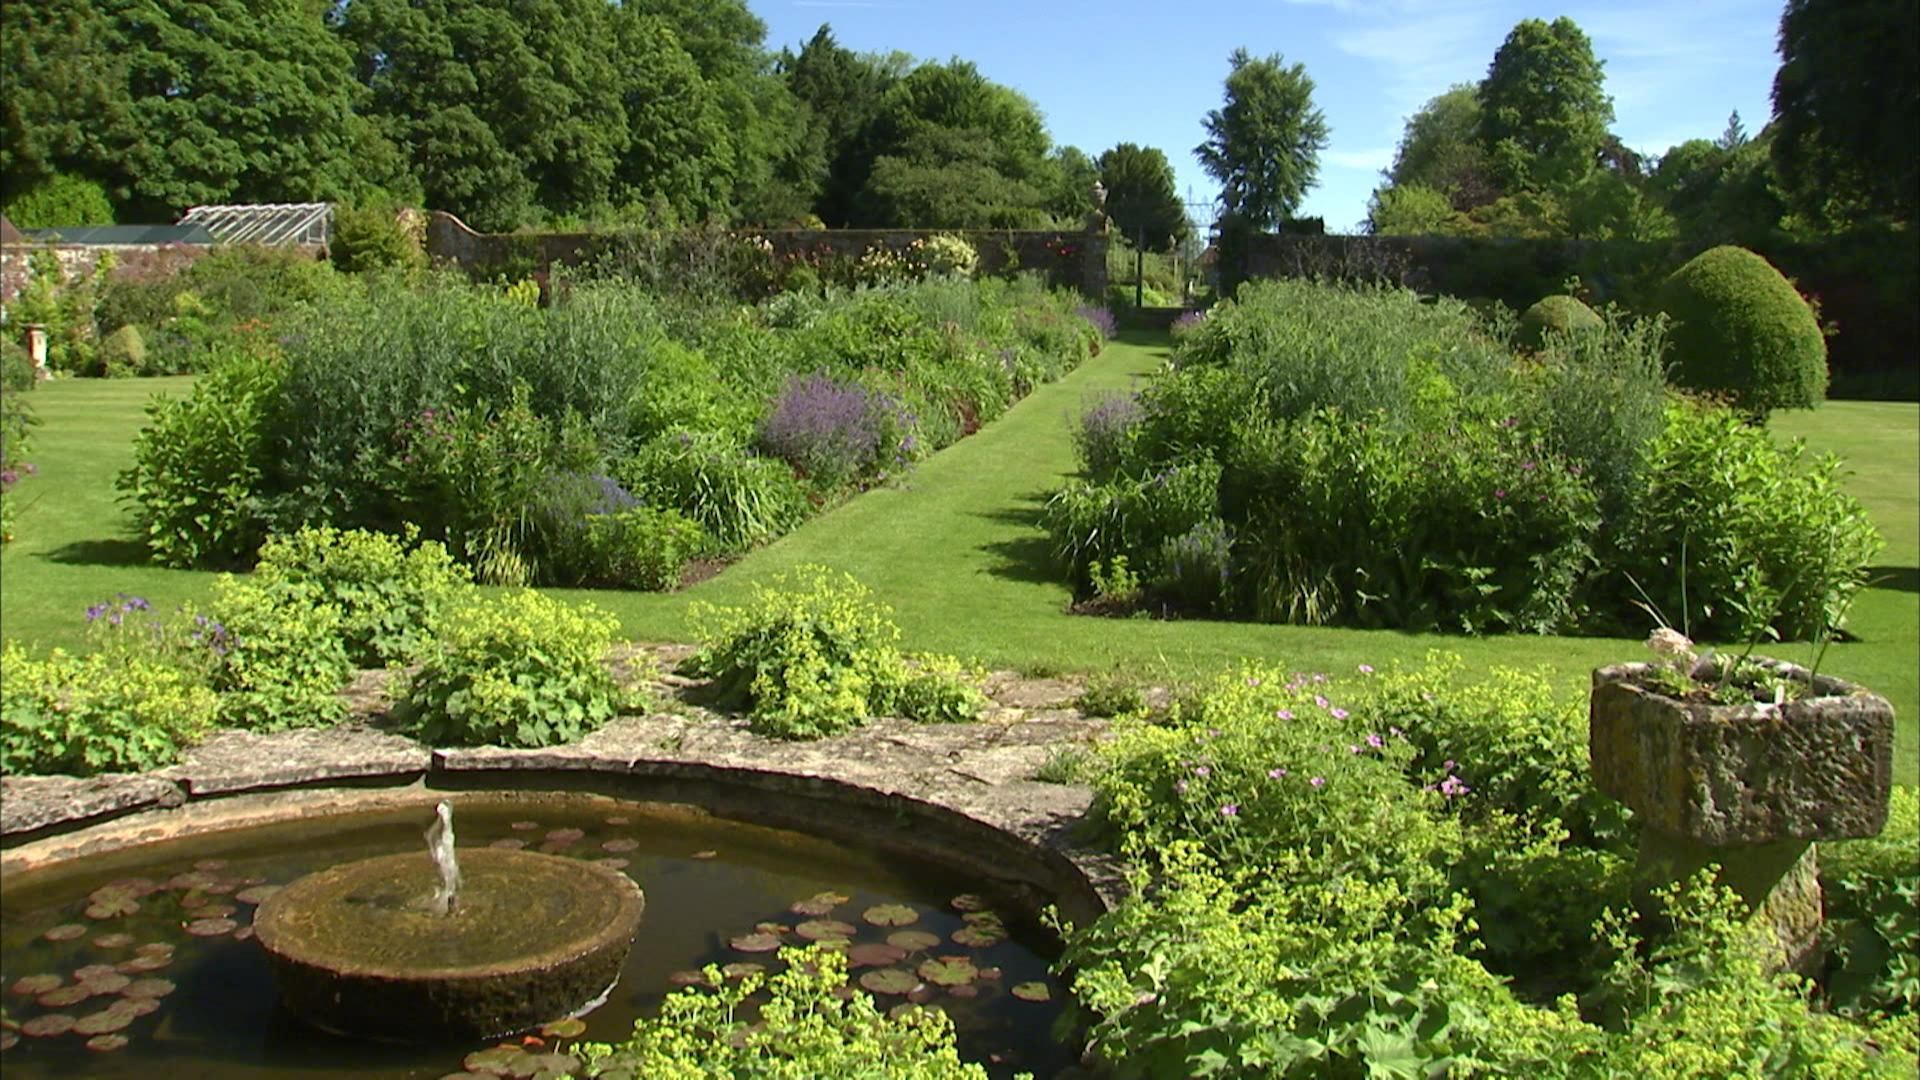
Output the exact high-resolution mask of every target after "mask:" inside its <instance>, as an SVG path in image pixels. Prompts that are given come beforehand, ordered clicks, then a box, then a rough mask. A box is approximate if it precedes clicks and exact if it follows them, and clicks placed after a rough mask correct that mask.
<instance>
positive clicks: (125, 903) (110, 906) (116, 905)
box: [84, 895, 140, 921]
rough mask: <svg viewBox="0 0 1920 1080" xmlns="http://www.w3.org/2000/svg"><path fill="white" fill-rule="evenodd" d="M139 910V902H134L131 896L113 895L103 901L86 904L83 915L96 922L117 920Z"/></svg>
mask: <svg viewBox="0 0 1920 1080" xmlns="http://www.w3.org/2000/svg"><path fill="white" fill-rule="evenodd" d="M139 910H140V901H138V900H135V899H134V898H133V897H131V896H126V895H115V896H111V897H108V898H107V899H105V900H96V901H94V902H93V903H91V904H88V905H87V910H86V911H85V912H84V914H85V915H86V917H87V918H89V919H94V920H96V921H97V920H100V919H118V918H121V917H122V916H126V915H131V914H133V913H134V912H136V911H139Z"/></svg>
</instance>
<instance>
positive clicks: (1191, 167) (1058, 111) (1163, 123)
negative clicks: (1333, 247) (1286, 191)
mask: <svg viewBox="0 0 1920 1080" xmlns="http://www.w3.org/2000/svg"><path fill="white" fill-rule="evenodd" d="M748 3H749V6H750V7H751V8H752V9H753V11H754V12H755V13H756V14H757V15H759V16H760V17H761V18H762V19H764V20H765V21H766V23H767V44H768V46H769V47H770V48H773V49H776V50H777V49H779V48H780V47H782V46H793V47H796V48H797V47H798V46H799V44H800V43H802V42H804V41H805V40H806V39H807V38H809V37H811V36H812V35H813V32H814V30H816V29H817V28H818V27H819V26H820V24H821V23H831V24H832V25H833V31H834V36H835V37H836V38H837V39H838V40H839V41H840V43H841V44H842V45H844V46H846V47H848V48H851V49H857V50H861V51H886V50H892V49H900V50H903V51H905V52H909V53H912V54H913V55H915V56H917V57H921V58H925V59H946V58H949V57H955V56H957V57H960V58H962V59H966V60H971V61H973V62H974V63H975V64H977V65H979V67H980V69H981V71H982V72H983V73H985V74H986V75H987V77H988V78H991V79H993V80H995V81H996V82H1001V83H1005V84H1007V85H1009V86H1012V87H1014V88H1016V89H1018V90H1020V91H1022V92H1023V93H1025V94H1026V95H1027V96H1028V97H1030V98H1032V99H1033V100H1034V102H1035V103H1036V104H1038V105H1039V106H1040V110H1041V112H1043V113H1044V114H1045V115H1046V118H1047V127H1048V129H1049V130H1050V131H1051V132H1052V134H1053V138H1054V141H1055V142H1056V143H1069V144H1072V145H1075V146H1079V147H1080V148H1081V149H1083V150H1086V151H1087V152H1088V153H1090V154H1098V153H1099V152H1100V151H1101V150H1104V149H1106V148H1107V147H1109V146H1112V145H1113V144H1115V143H1118V142H1136V143H1140V144H1143V145H1147V146H1158V147H1160V148H1161V149H1162V150H1165V151H1166V153H1167V157H1168V158H1169V160H1171V161H1172V162H1173V167H1174V171H1175V174H1176V176H1177V177H1178V180H1179V183H1180V186H1181V194H1182V197H1186V192H1187V189H1188V188H1191V190H1192V197H1193V198H1194V199H1198V200H1210V199H1212V198H1213V197H1214V196H1215V195H1216V194H1217V191H1218V189H1217V186H1216V185H1215V184H1214V182H1213V181H1212V180H1211V178H1209V177H1208V176H1207V175H1206V174H1205V173H1203V172H1201V171H1200V167H1199V165H1198V164H1197V163H1196V162H1195V161H1194V158H1193V153H1192V150H1193V147H1195V146H1197V145H1198V144H1199V143H1200V141H1201V140H1202V139H1203V138H1204V137H1205V132H1204V131H1203V130H1202V129H1201V126H1200V124H1201V118H1202V117H1204V116H1205V115H1206V112H1207V110H1209V109H1213V108H1217V107H1218V106H1219V105H1220V101H1221V81H1222V80H1223V79H1224V78H1225V77H1226V73H1227V55H1228V54H1229V53H1231V52H1232V51H1233V49H1234V48H1235V47H1237V46H1242V45H1244V46H1246V47H1247V49H1248V50H1249V51H1251V52H1253V53H1255V54H1256V55H1266V54H1269V53H1276V52H1277V53H1280V54H1282V55H1283V56H1284V57H1285V59H1286V60H1287V62H1288V63H1293V62H1296V61H1297V62H1299V63H1302V64H1305V65H1306V69H1307V74H1308V75H1309V76H1311V77H1312V79H1313V80H1314V84H1315V91H1314V101H1315V103H1316V104H1317V105H1318V106H1319V107H1320V109H1321V111H1322V112H1323V113H1325V115H1326V119H1327V124H1328V126H1329V127H1331V128H1332V138H1331V140H1330V142H1329V144H1328V147H1327V149H1326V150H1325V151H1324V152H1323V153H1322V154H1321V157H1320V181H1319V184H1318V186H1317V187H1315V188H1314V190H1313V191H1312V192H1310V193H1309V194H1308V196H1307V200H1306V203H1305V205H1304V206H1302V208H1301V213H1303V214H1307V215H1314V214H1318V215H1322V216H1324V217H1325V218H1326V220H1327V228H1328V229H1329V230H1334V231H1345V230H1349V229H1352V228H1353V227H1354V226H1355V225H1356V224H1357V223H1358V222H1360V221H1362V220H1363V219H1364V218H1365V217H1366V203H1367V195H1368V193H1369V192H1371V191H1372V190H1373V188H1374V186H1375V185H1376V184H1377V183H1378V182H1379V173H1380V170H1381V169H1382V168H1384V167H1385V166H1386V165H1387V164H1388V163H1389V162H1390V161H1391V160H1392V157H1393V148H1394V145H1395V143H1396V142H1397V141H1398V140H1399V137H1400V131H1401V128H1402V125H1403V123H1404V121H1405V118H1406V117H1407V116H1408V114H1410V113H1412V112H1413V111H1414V110H1415V109H1417V108H1419V107H1420V105H1421V103H1422V102H1424V101H1426V100H1427V99H1428V98H1430V97H1433V96H1434V95H1435V94H1439V93H1441V92H1443V91H1444V90H1446V88H1447V87H1448V86H1450V85H1452V84H1454V83H1458V82H1474V81H1478V80H1479V79H1480V78H1481V77H1482V76H1483V75H1485V74H1486V70H1487V64H1488V62H1489V61H1491V60H1492V59H1493V53H1494V50H1495V49H1497V48H1499V46H1500V42H1501V41H1502V40H1503V39H1504V38H1505V37H1506V35H1507V31H1509V30H1511V29H1512V28H1513V25H1514V24H1515V23H1517V22H1519V21H1520V20H1522V19H1526V18H1542V19H1548V20H1551V19H1553V18H1555V17H1557V16H1560V15H1566V16H1569V17H1571V18H1572V19H1573V20H1574V21H1575V22H1577V23H1579V24H1580V27H1581V28H1582V29H1583V30H1585V31H1586V33H1587V36H1588V37H1589V38H1591V39H1592V40H1593V44H1594V51H1595V52H1596V53H1597V54H1598V55H1599V57H1600V59H1601V60H1602V61H1604V62H1605V64H1606V74H1607V92H1608V93H1609V94H1610V95H1611V96H1612V97H1613V105H1614V112H1615V114H1616V118H1615V121H1614V131H1615V132H1616V133H1618V134H1619V135H1620V137H1621V138H1622V139H1623V140H1625V142H1626V143H1627V145H1629V146H1631V147H1633V148H1634V149H1636V150H1639V151H1641V152H1642V153H1647V154H1658V153H1661V152H1663V151H1665V150H1666V149H1667V148H1668V147H1669V146H1672V145H1673V144H1675V143H1677V142H1681V141H1683V140H1685V139H1689V138H1694V137H1703V138H1713V137H1715V136H1717V135H1719V134H1720V131H1721V129H1722V128H1723V127H1724V126H1725V125H1726V119H1727V114H1728V113H1730V112H1732V111H1733V110H1735V109H1738V110H1740V116H1741V119H1742V120H1743V121H1744V122H1745V124H1746V127H1747V130H1748V131H1749V132H1757V131H1759V130H1760V128H1761V127H1762V126H1764V125H1765V124H1766V122H1767V119H1768V117H1770V116H1771V115H1772V107H1771V105H1770V99H1769V92H1770V91H1771V88H1772V85H1773V74H1774V71H1775V69H1776V68H1777V67H1778V66H1779V58H1778V57H1777V55H1776V54H1775V52H1774V37H1775V33H1776V31H1777V29H1778V27H1779V22H1780V11H1781V8H1782V6H1783V5H1782V0H1590V2H1587V3H1569V4H1565V5H1562V6H1558V7H1549V6H1542V5H1539V4H1529V3H1521V2H1513V0H1229V2H1227V3H1224V4H1222V3H1211V4H1182V3H1177V2H1176V3H1169V2H1166V0H1158V2H1153V3H1148V2H1144V0H1106V2H1101V3H1095V2H1090V0H1024V2H1022V0H748Z"/></svg>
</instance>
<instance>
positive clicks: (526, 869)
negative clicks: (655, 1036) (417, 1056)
mask: <svg viewBox="0 0 1920 1080" xmlns="http://www.w3.org/2000/svg"><path fill="white" fill-rule="evenodd" d="M460 869H461V874H462V879H463V880H462V883H461V888H460V893H459V901H458V904H457V906H456V907H455V908H454V909H453V910H452V911H450V912H448V913H446V914H445V915H435V914H433V913H432V912H430V911H428V910H427V909H426V906H425V900H426V898H427V897H428V896H429V895H431V894H432V893H433V891H434V888H435V886H436V885H437V884H438V883H439V877H438V874H437V872H436V870H435V869H434V866H433V863H432V861H431V860H430V859H429V858H428V857H427V856H426V855H425V854H424V853H422V854H400V855H384V856H380V857H377V858H372V859H362V860H360V861H358V862H352V863H347V864H346V865H344V866H335V867H331V868H329V869H326V870H321V871H318V872H316V873H312V874H308V875H307V876H306V877H303V878H300V879H299V880H297V881H294V882H293V883H292V884H290V885H288V886H287V887H286V888H285V889H282V890H281V891H279V892H277V893H275V894H273V895H272V896H270V897H268V898H267V899H266V900H265V901H263V902H262V903H261V904H260V907H259V910H258V912H256V914H255V915H254V922H253V927H254V937H255V939H256V940H258V941H259V943H260V945H261V947H262V948H264V949H265V950H266V952H267V956H268V957H269V959H270V960H271V962H272V965H273V973H274V981H275V983H276V984H277V985H278V986H279V988H280V994H281V997H282V999H283V1000H284V1001H285V1002H286V1004H287V1006H288V1008H289V1009H290V1010H291V1011H292V1012H293V1013H294V1014H295V1015H297V1016H299V1017H301V1018H302V1019H304V1020H306V1021H307V1022H308V1023H311V1024H313V1025H315V1026H316V1027H319V1028H321V1029H322V1030H325V1031H330V1032H334V1033H336V1034H342V1035H352V1036H357V1037H362V1038H378V1039H412V1040H425V1041H432V1040H438V1039H443V1038H474V1039H479V1038H487V1037H490V1036H494V1035H503V1034H506V1033H509V1032H514V1031H523V1030H526V1029H527V1028H530V1027H534V1026H536V1025H539V1024H541V1023H544V1022H546V1021H550V1020H558V1019H561V1018H563V1017H566V1016H570V1015H572V1014H574V1013H576V1012H578V1011H580V1010H581V1009H582V1008H584V1007H586V1006H587V1005H589V1004H590V1003H592V1002H594V1001H596V1000H597V999H599V998H602V997H604V996H605V995H606V992H607V990H608V989H609V988H610V987H611V986H612V985H613V983H614V981H615V980H616V979H617V978H618V977H619V973H620V968H621V966H622V965H623V964H624V963H625V962H626V958H627V950H628V949H629V948H630V947H631V946H632V944H633V936H634V933H635V931H637V930H638V929H639V927H640V916H641V912H642V911H643V910H644V908H645V900H644V898H643V896H642V895H641V892H640V888H639V886H638V885H636V884H634V881H633V879H632V878H629V877H628V876H627V875H625V874H622V873H620V872H619V871H618V870H613V869H610V868H608V867H605V866H601V865H597V864H595V863H590V862H582V861H579V860H577V859H565V858H561V857H559V856H556V855H542V854H539V853H536V852H531V851H508V850H496V849H491V848H480V849H476V850H471V851H467V852H465V853H464V854H462V856H461V859H460Z"/></svg>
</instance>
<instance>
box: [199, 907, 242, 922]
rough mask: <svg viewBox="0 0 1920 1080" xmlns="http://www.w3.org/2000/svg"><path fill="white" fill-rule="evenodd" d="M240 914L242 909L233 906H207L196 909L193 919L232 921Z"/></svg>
mask: <svg viewBox="0 0 1920 1080" xmlns="http://www.w3.org/2000/svg"><path fill="white" fill-rule="evenodd" d="M239 913H240V909H239V908H237V907H235V906H233V905H232V904H207V905H205V906H203V907H198V908H195V909H194V911H193V917H194V918H196V919H231V918H233V917H234V916H235V915H238V914H239Z"/></svg>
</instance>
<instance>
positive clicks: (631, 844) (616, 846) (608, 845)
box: [600, 836, 640, 854]
mask: <svg viewBox="0 0 1920 1080" xmlns="http://www.w3.org/2000/svg"><path fill="white" fill-rule="evenodd" d="M639 846H640V841H638V840H635V839H632V838H631V837H625V836H623V837H620V838H619V839H616V840H608V841H605V842H603V843H602V844H601V845H600V850H602V851H611V852H613V853H615V854H619V853H621V852H625V851H632V850H634V849H635V848H637V847H639Z"/></svg>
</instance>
